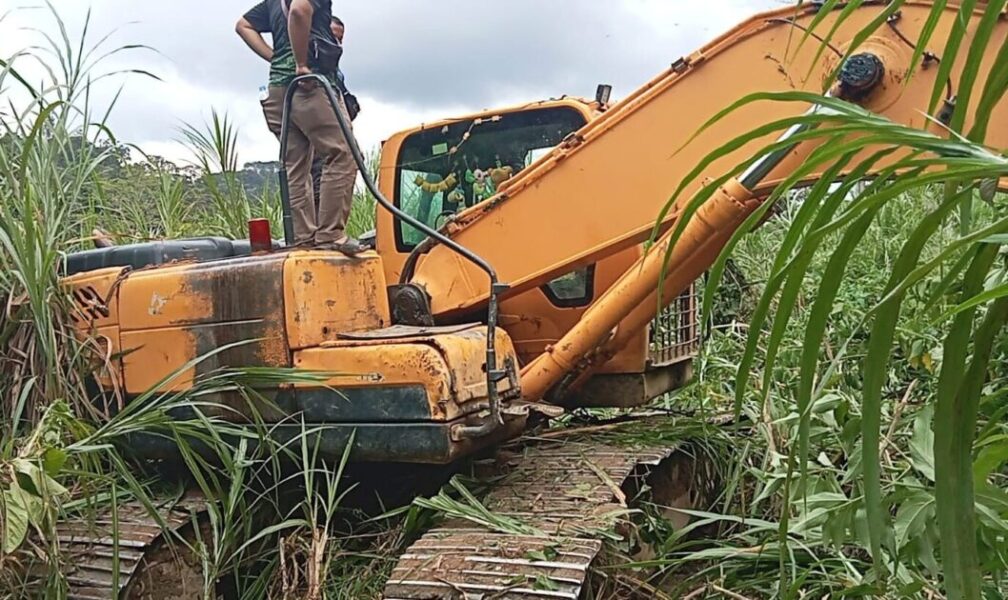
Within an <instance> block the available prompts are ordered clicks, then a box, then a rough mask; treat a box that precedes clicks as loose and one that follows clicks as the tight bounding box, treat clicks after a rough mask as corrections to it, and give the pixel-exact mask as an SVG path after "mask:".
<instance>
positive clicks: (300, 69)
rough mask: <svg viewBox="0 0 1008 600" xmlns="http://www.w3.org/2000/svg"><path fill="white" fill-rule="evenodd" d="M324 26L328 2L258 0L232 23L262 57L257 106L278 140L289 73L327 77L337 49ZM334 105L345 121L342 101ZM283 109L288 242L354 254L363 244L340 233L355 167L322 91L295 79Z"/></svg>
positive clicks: (339, 50) (332, 73)
mask: <svg viewBox="0 0 1008 600" xmlns="http://www.w3.org/2000/svg"><path fill="white" fill-rule="evenodd" d="M331 23H332V0H263V1H262V2H260V3H259V4H257V5H256V6H255V7H253V8H252V9H251V10H250V11H248V12H247V13H246V14H245V15H244V16H243V17H242V18H241V19H239V20H238V25H237V27H236V31H237V32H238V35H239V36H241V38H242V40H244V41H245V43H246V44H247V45H248V46H249V48H251V49H252V51H253V52H255V53H256V54H257V55H259V56H260V57H261V58H263V59H264V60H267V61H269V62H270V85H269V90H268V93H267V94H266V95H265V98H263V99H262V106H263V114H264V115H265V117H266V123H267V125H268V126H269V128H270V131H272V132H273V133H274V135H276V136H277V137H278V138H279V136H280V131H281V127H282V125H283V104H284V96H285V94H286V92H287V88H288V86H289V85H290V84H291V82H292V81H293V80H294V78H295V77H297V76H299V75H307V74H310V73H317V74H320V75H323V76H326V77H327V78H328V79H329V80H330V81H332V82H335V77H336V73H337V72H338V70H339V56H340V54H341V53H342V48H341V46H340V44H339V42H338V41H337V40H336V38H335V36H334V35H333V32H332V28H331ZM264 33H270V34H271V35H272V37H273V45H272V47H270V45H269V44H268V43H266V41H265V39H263V34H264ZM337 95H338V94H337ZM339 109H340V110H341V111H342V113H343V115H344V118H345V119H346V120H347V122H349V117H348V116H347V113H346V108H345V105H344V103H343V100H342V98H340V102H339ZM290 113H291V115H290V116H291V123H290V125H291V126H290V130H289V134H288V147H287V156H286V157H285V159H286V161H287V169H288V176H289V182H290V203H291V211H292V213H293V217H294V234H295V242H296V244H297V245H298V246H315V247H320V248H327V249H334V250H337V251H340V252H343V253H344V254H348V255H354V254H358V253H360V252H361V251H363V250H364V246H362V245H361V244H360V242H358V241H357V240H355V239H353V238H350V237H348V236H347V234H346V231H345V227H346V222H347V218H348V217H349V216H350V208H351V205H352V203H353V188H354V183H355V181H356V178H357V165H356V164H355V163H354V160H353V157H352V155H351V154H350V147H349V143H348V142H347V140H346V138H345V137H344V136H343V132H342V130H341V129H340V127H339V122H338V121H337V120H336V115H335V114H334V113H333V110H332V107H331V105H330V103H329V98H328V96H327V94H326V92H325V90H324V89H322V88H321V87H320V86H318V85H316V84H315V82H302V83H301V84H300V88H299V89H298V90H297V91H296V92H295V93H294V98H293V100H292V104H291V107H290ZM316 152H317V153H320V154H321V155H322V156H323V157H325V161H326V163H325V168H324V169H323V171H322V182H321V190H320V192H321V193H320V200H319V209H318V215H317V218H316V213H315V206H314V202H313V199H312V183H311V164H312V158H313V155H314V153H316Z"/></svg>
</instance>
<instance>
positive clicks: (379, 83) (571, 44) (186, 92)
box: [0, 0, 788, 161]
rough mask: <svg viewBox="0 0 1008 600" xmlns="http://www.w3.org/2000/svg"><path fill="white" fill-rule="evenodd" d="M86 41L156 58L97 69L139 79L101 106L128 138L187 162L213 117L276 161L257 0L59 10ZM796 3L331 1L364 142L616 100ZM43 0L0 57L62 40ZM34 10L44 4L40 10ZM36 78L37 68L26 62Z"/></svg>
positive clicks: (4, 10)
mask: <svg viewBox="0 0 1008 600" xmlns="http://www.w3.org/2000/svg"><path fill="white" fill-rule="evenodd" d="M51 1H52V3H53V5H54V6H55V7H56V10H57V11H58V12H59V14H60V16H61V17H62V18H63V20H64V21H65V22H66V24H67V28H68V30H69V35H70V37H71V39H79V37H80V32H81V29H82V27H83V24H84V22H85V16H86V15H87V13H88V10H89V8H90V11H91V24H90V30H89V31H90V32H89V38H90V40H91V43H92V44H93V43H95V42H97V41H98V40H99V39H100V38H102V37H103V36H104V35H105V34H107V33H109V32H112V31H115V33H114V35H113V36H112V37H111V39H110V41H109V42H107V44H106V48H107V49H109V50H111V49H113V48H115V47H117V46H120V45H124V44H145V45H148V46H150V47H152V48H153V49H154V50H133V51H129V52H123V53H119V54H116V55H114V56H113V57H111V58H110V59H109V60H107V61H106V62H104V63H102V65H103V66H102V67H100V69H99V70H102V71H111V70H118V69H123V68H132V69H144V70H147V71H150V72H152V73H154V74H156V75H157V76H158V77H159V78H160V81H154V80H150V79H146V78H144V77H141V76H137V75H134V76H129V77H126V78H121V77H120V78H116V79H111V80H106V81H105V82H104V83H103V85H102V88H101V90H100V92H99V94H98V95H99V98H100V99H104V100H106V101H107V99H109V98H111V97H112V95H114V94H115V93H116V92H117V91H118V90H119V87H120V85H121V86H123V91H122V94H121V96H120V97H119V100H118V103H117V105H116V107H115V109H114V112H113V114H112V119H111V125H112V129H113V131H114V132H115V133H116V135H117V136H118V137H119V138H120V139H121V140H124V141H128V142H131V143H135V144H137V145H139V146H140V147H142V148H143V149H144V150H145V151H147V152H151V153H154V154H160V155H163V156H167V157H169V158H171V159H173V160H184V159H185V158H186V154H185V151H184V149H182V147H181V146H180V145H179V144H178V143H177V142H176V141H175V140H176V139H177V138H178V132H177V130H178V127H179V126H180V124H181V123H183V122H187V123H194V124H198V123H200V122H202V121H205V120H206V119H207V118H208V116H209V114H210V109H211V107H213V108H216V109H217V110H219V111H222V112H226V113H227V114H228V115H229V116H230V117H231V118H232V119H233V121H234V122H235V124H236V125H237V127H238V128H239V133H240V148H241V160H243V161H252V160H272V159H274V158H275V156H276V154H277V144H276V141H275V139H274V138H273V137H272V136H271V134H270V133H269V132H268V131H267V130H266V128H265V125H264V123H263V120H262V114H261V112H260V109H259V104H258V90H259V86H260V85H264V84H265V83H266V78H267V70H268V67H267V65H266V63H264V62H261V61H260V60H259V59H258V58H257V57H255V56H254V55H252V54H251V53H250V52H249V51H248V50H247V49H246V48H245V46H244V45H243V44H242V42H241V40H239V39H238V37H237V36H236V35H235V33H234V24H235V22H236V21H237V19H238V17H240V16H241V15H242V14H243V13H244V12H245V11H246V10H247V9H248V8H250V7H251V6H252V5H253V4H254V3H255V2H254V0H51ZM787 3H788V2H787V0H704V1H699V0H509V1H508V2H496V1H491V0H477V1H474V0H367V1H363V0H336V1H335V2H334V11H335V12H336V13H337V14H338V15H339V16H340V17H342V18H343V20H344V21H345V22H346V23H347V38H346V53H345V55H344V60H343V67H344V71H345V72H346V74H347V78H348V82H349V85H350V88H351V89H352V91H354V92H355V93H356V94H357V96H358V97H359V99H360V100H361V104H362V106H363V109H364V110H363V112H362V114H361V116H360V117H359V118H358V120H357V122H356V124H355V127H356V130H357V134H358V137H359V138H360V141H361V143H362V146H365V147H372V146H374V145H375V144H377V143H379V142H380V141H381V140H383V139H385V138H386V137H387V136H388V135H390V134H391V133H393V132H395V131H398V130H400V129H403V128H406V127H409V126H412V125H416V124H418V123H421V122H423V121H424V120H431V119H437V118H442V117H449V116H455V115H458V114H462V113H465V112H471V111H473V110H478V109H482V108H491V107H495V106H501V105H507V104H513V103H516V102H524V101H529V100H536V99H541V98H545V97H554V96H561V95H564V94H569V95H580V96H591V95H593V94H594V90H595V86H596V84H597V83H601V82H605V83H610V84H612V85H613V86H614V88H615V90H614V95H615V96H616V97H617V98H618V97H621V96H624V95H626V94H627V93H629V92H630V91H631V90H633V89H634V88H636V87H638V86H639V85H641V84H642V83H644V82H645V81H647V80H648V79H650V78H651V77H652V76H653V75H654V74H656V73H658V72H659V71H661V70H662V69H664V68H666V67H667V66H668V64H670V63H671V62H672V61H673V60H675V59H676V58H678V57H679V56H681V55H683V54H686V53H689V52H691V51H692V50H694V49H696V48H697V47H698V46H700V45H702V44H703V43H704V42H706V41H708V40H710V39H711V38H713V37H715V36H716V35H718V34H719V33H721V32H723V31H724V30H725V29H727V28H729V27H731V26H732V25H733V24H734V23H736V22H738V21H740V20H743V19H745V18H747V17H748V16H750V15H751V14H753V13H755V12H758V11H760V10H763V9H767V8H774V7H779V6H781V5H782V4H787ZM39 4H43V2H42V0H0V15H3V19H2V20H0V56H3V57H9V56H11V55H13V54H14V53H15V52H17V51H19V50H22V49H24V48H25V47H28V46H29V45H31V44H33V43H37V42H38V41H39V39H40V38H39V34H38V33H37V32H34V31H32V29H33V28H36V29H41V30H43V31H46V32H50V33H54V32H57V31H58V29H57V28H56V25H55V21H54V19H53V17H52V15H51V14H50V13H49V12H48V11H47V9H44V8H37V6H38V5H39ZM33 6H35V7H36V8H32V7H33ZM18 64H19V65H20V66H21V68H22V69H23V70H24V72H25V73H28V74H29V76H34V77H41V74H40V73H39V71H38V70H36V69H34V68H33V67H32V66H31V65H30V63H29V62H28V61H24V60H22V61H20V62H19V63H18Z"/></svg>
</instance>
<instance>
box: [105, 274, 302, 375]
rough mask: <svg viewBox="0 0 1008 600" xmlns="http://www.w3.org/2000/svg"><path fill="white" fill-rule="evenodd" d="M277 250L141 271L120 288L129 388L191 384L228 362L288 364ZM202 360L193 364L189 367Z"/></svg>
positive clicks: (250, 365)
mask: <svg viewBox="0 0 1008 600" xmlns="http://www.w3.org/2000/svg"><path fill="white" fill-rule="evenodd" d="M285 260H286V255H283V254H275V255H267V256H257V257H250V258H243V259H235V260H225V261H219V262H209V263H202V264H192V265H180V266H175V267H169V268H160V269H152V270H150V271H140V272H137V273H134V274H133V275H131V276H130V277H129V278H128V279H126V281H125V282H123V284H122V286H121V288H120V291H119V302H120V315H121V329H122V334H121V335H122V347H123V350H124V352H125V353H126V355H125V357H124V359H123V373H124V376H125V380H126V392H127V393H129V394H138V393H142V392H144V391H147V390H149V389H151V388H153V387H156V386H158V384H159V383H160V382H161V381H162V380H163V379H165V378H168V377H171V376H172V375H177V376H176V377H174V378H173V379H171V381H169V382H168V383H167V384H166V385H164V387H163V388H162V389H164V390H171V391H179V390H184V389H187V388H189V387H190V386H191V385H192V382H193V379H194V377H196V376H198V375H200V374H204V373H211V372H213V371H216V370H218V369H220V368H223V367H229V366H234V367H289V366H290V364H291V363H290V353H289V351H288V347H287V336H286V331H285V327H286V325H285V319H284V300H283V298H284V290H283V282H284V279H283V267H284V262H285ZM196 359H201V360H199V361H198V362H196V363H195V364H194V365H192V366H186V365H188V364H189V363H191V362H192V361H194V360H196Z"/></svg>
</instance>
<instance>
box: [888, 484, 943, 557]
mask: <svg viewBox="0 0 1008 600" xmlns="http://www.w3.org/2000/svg"><path fill="white" fill-rule="evenodd" d="M933 517H934V497H933V496H932V495H931V494H929V493H926V492H920V493H917V494H914V495H913V496H911V497H910V498H908V499H907V500H906V501H904V502H903V503H902V504H900V507H899V509H898V510H897V511H896V520H895V523H894V528H895V530H896V547H897V548H900V549H902V548H903V547H904V546H906V545H907V543H908V542H910V541H911V540H913V539H914V538H917V537H919V536H922V535H925V533H926V530H927V522H928V521H929V520H930V519H932V518H933Z"/></svg>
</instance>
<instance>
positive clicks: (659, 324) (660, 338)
mask: <svg viewBox="0 0 1008 600" xmlns="http://www.w3.org/2000/svg"><path fill="white" fill-rule="evenodd" d="M699 308H700V301H699V295H698V293H697V284H696V283H694V284H693V285H691V286H690V287H689V289H687V290H686V291H685V292H683V294H682V295H681V296H679V297H678V298H676V300H675V301H674V302H672V304H670V305H668V306H667V307H666V308H665V309H664V310H663V311H662V312H661V314H660V315H658V318H656V319H655V320H654V321H653V322H652V323H651V331H650V335H649V342H650V348H651V353H650V363H651V365H652V366H662V365H669V364H672V363H676V362H680V361H682V360H685V359H688V358H692V357H693V355H694V354H696V352H697V351H698V350H699V349H700V327H699V326H698V321H699V319H698V314H697V313H698V311H699Z"/></svg>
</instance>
